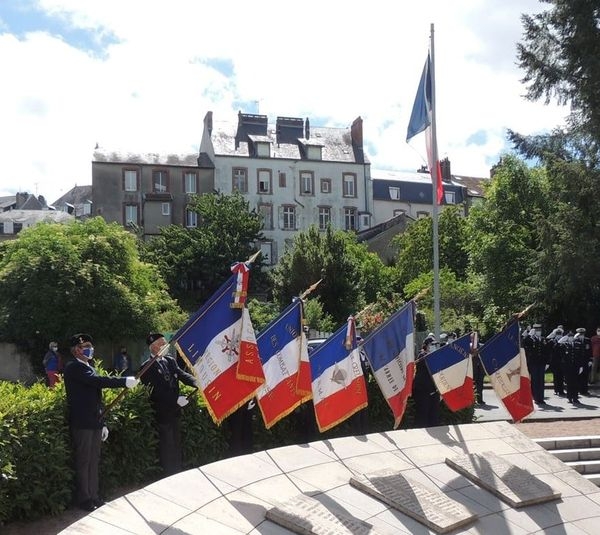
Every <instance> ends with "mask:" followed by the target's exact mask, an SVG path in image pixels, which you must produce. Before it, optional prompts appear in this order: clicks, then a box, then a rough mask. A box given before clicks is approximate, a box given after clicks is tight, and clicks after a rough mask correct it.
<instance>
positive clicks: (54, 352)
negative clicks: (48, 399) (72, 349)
mask: <svg viewBox="0 0 600 535" xmlns="http://www.w3.org/2000/svg"><path fill="white" fill-rule="evenodd" d="M42 364H43V365H44V370H45V371H46V384H47V385H48V386H49V387H50V388H53V387H54V385H55V384H56V383H58V381H59V377H58V374H59V373H60V372H61V371H62V369H63V365H62V359H61V357H60V354H59V353H58V344H57V343H56V342H50V343H49V344H48V351H46V354H45V355H44V358H43V360H42Z"/></svg>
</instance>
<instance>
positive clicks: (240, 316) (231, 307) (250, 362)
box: [173, 264, 265, 424]
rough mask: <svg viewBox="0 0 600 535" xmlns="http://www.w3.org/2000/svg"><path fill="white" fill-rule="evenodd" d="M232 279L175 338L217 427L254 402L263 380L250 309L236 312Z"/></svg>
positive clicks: (234, 279)
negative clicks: (245, 405) (243, 406)
mask: <svg viewBox="0 0 600 535" xmlns="http://www.w3.org/2000/svg"><path fill="white" fill-rule="evenodd" d="M232 271H233V272H234V275H232V276H231V277H230V278H229V279H228V280H227V282H225V284H223V285H222V286H221V287H220V288H219V289H218V290H217V291H216V292H215V293H214V294H213V296H212V297H211V298H210V299H209V300H208V301H207V302H206V303H205V304H204V305H203V306H202V307H200V309H199V310H198V311H197V312H196V313H195V314H194V315H193V316H192V317H191V318H190V319H189V320H188V321H187V323H186V324H185V325H184V326H183V327H182V328H181V329H179V331H178V332H177V333H176V334H175V336H173V342H174V343H175V345H176V347H177V349H178V351H179V353H180V354H181V355H182V356H183V357H184V358H185V359H186V360H187V361H188V362H189V363H190V365H191V366H193V368H194V373H195V374H196V377H197V378H198V382H199V383H200V389H201V390H202V394H203V396H204V398H205V400H206V407H207V409H208V411H209V413H210V415H211V417H212V419H213V421H214V422H215V423H216V424H220V423H221V422H222V421H223V420H224V419H225V418H226V417H227V416H229V415H230V414H231V413H233V412H234V411H235V410H237V409H238V408H239V407H240V406H242V405H243V404H244V403H246V402H247V401H248V400H249V399H251V398H252V397H254V394H255V392H256V390H257V388H258V387H259V386H260V385H261V384H262V383H264V381H265V376H264V372H263V369H262V364H261V362H260V358H259V355H258V347H257V345H256V337H255V335H254V328H253V327H252V321H251V320H250V314H249V313H248V309H247V308H246V307H245V306H244V304H243V303H242V306H241V308H240V305H239V301H240V299H239V297H240V286H239V280H238V276H239V275H240V274H241V275H247V270H245V269H241V270H240V269H239V265H238V264H235V265H234V266H233V267H232Z"/></svg>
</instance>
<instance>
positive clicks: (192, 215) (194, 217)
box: [185, 210, 198, 228]
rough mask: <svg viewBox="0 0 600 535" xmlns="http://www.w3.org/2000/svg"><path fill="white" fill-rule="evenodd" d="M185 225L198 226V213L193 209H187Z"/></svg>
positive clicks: (188, 226) (189, 226)
mask: <svg viewBox="0 0 600 535" xmlns="http://www.w3.org/2000/svg"><path fill="white" fill-rule="evenodd" d="M185 226H186V227H187V228H195V227H197V226H198V214H197V213H196V212H192V211H191V210H186V211H185Z"/></svg>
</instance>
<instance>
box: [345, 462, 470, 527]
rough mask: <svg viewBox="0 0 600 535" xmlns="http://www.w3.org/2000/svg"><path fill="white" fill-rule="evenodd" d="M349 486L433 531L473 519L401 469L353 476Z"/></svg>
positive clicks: (467, 512) (452, 501)
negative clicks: (399, 470) (403, 473)
mask: <svg viewBox="0 0 600 535" xmlns="http://www.w3.org/2000/svg"><path fill="white" fill-rule="evenodd" d="M350 485H352V486H353V487H356V488H357V489H359V490H361V491H363V492H365V493H367V494H370V495H371V496H374V497H375V498H377V499H378V500H380V501H382V502H384V503H385V504H387V505H389V506H391V507H393V508H394V509H398V510H399V511H401V512H402V513H404V514H405V515H408V516H410V517H411V518H414V519H415V520H416V521H417V522H420V523H421V524H424V525H425V526H427V527H428V528H430V529H432V530H434V531H436V532H437V533H447V532H448V531H452V530H454V529H456V528H458V527H460V526H464V525H465V524H468V523H470V522H472V521H474V520H475V519H476V518H477V515H474V514H472V513H471V512H470V511H469V510H468V509H467V508H466V507H465V506H463V505H462V504H461V503H458V502H456V501H454V500H452V499H450V498H448V497H447V496H446V495H445V494H444V493H442V492H441V491H436V490H431V489H429V488H427V487H425V486H424V485H422V484H421V483H419V482H418V481H415V480H413V479H410V478H408V477H406V476H404V475H402V473H401V472H395V471H392V470H381V471H378V472H374V473H371V474H364V475H362V476H353V477H352V478H351V479H350Z"/></svg>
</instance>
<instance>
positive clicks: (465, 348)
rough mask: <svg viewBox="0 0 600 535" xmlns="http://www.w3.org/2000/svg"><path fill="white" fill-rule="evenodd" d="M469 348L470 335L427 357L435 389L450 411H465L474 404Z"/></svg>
mask: <svg viewBox="0 0 600 535" xmlns="http://www.w3.org/2000/svg"><path fill="white" fill-rule="evenodd" d="M470 346H471V333H469V334H465V335H464V336H461V337H460V338H459V339H458V340H455V341H454V342H450V343H449V344H446V345H445V346H443V347H441V348H440V349H438V350H437V351H434V352H433V353H429V354H428V355H427V356H425V364H427V369H428V370H429V373H430V374H431V377H432V378H433V382H434V383H435V387H436V388H437V390H438V392H439V393H440V394H441V396H442V399H443V400H444V403H446V405H447V406H448V408H449V409H450V410H451V411H459V410H461V409H465V408H466V407H470V406H471V405H473V403H474V402H475V395H474V392H473V360H472V359H471V352H470Z"/></svg>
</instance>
